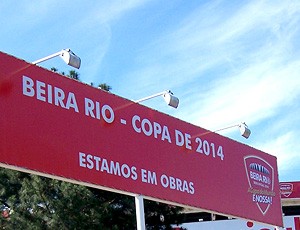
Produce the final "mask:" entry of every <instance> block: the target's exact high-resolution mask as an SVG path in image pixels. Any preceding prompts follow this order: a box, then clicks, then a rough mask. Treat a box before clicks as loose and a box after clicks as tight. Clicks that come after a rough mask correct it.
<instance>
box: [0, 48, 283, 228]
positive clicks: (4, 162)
mask: <svg viewBox="0 0 300 230" xmlns="http://www.w3.org/2000/svg"><path fill="white" fill-rule="evenodd" d="M0 112H1V116H0V163H1V166H2V167H15V168H17V169H19V170H23V171H28V172H36V173H38V174H43V175H47V176H50V177H55V178H60V179H64V180H68V181H73V182H75V183H82V184H85V185H89V186H96V187H100V188H104V189H108V190H113V191H116V192H121V193H125V194H132V195H133V194H142V195H144V196H145V197H146V198H149V199H155V200H160V201H163V202H167V203H173V204H179V205H182V206H187V207H194V208H199V209H203V210H206V211H211V212H215V213H219V214H223V215H229V216H232V217H240V218H244V219H248V220H253V221H257V222H262V223H266V224H270V225H276V226H282V212H281V204H280V192H279V182H278V172H277V163H276V158H275V157H274V156H271V155H269V154H266V153H264V152H262V151H260V150H257V149H254V148H252V147H249V146H247V145H244V144H241V143H238V142H236V141H233V140H231V139H228V138H226V137H223V136H221V135H218V134H216V133H212V132H211V133H209V132H208V131H207V130H205V129H203V128H200V127H197V126H195V125H192V124H189V123H187V122H184V121H181V120H179V119H176V118H174V117H171V116H168V115H166V114H163V113H160V112H158V111H155V110H152V109H149V108H147V107H145V106H143V105H140V104H137V103H134V102H133V101H130V100H127V99H124V98H121V97H119V96H116V95H114V94H111V93H108V92H105V91H102V90H99V89H96V88H93V87H91V86H89V85H86V84H83V83H80V82H78V81H76V80H72V79H69V78H67V77H64V76H62V75H59V74H57V73H54V72H51V71H48V70H46V69H43V68H41V67H38V66H35V65H32V64H30V63H27V62H25V61H23V60H19V59H17V58H15V57H12V56H9V55H7V54H4V53H0Z"/></svg>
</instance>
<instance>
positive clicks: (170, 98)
mask: <svg viewBox="0 0 300 230" xmlns="http://www.w3.org/2000/svg"><path fill="white" fill-rule="evenodd" d="M158 96H163V97H164V100H165V102H166V103H167V104H168V105H169V106H171V107H173V108H177V107H178V104H179V99H178V98H177V97H175V96H174V95H173V93H172V92H171V90H165V91H163V92H160V93H157V94H153V95H151V96H148V97H144V98H142V99H139V100H136V101H134V102H135V103H140V102H142V101H146V100H149V99H151V98H154V97H158Z"/></svg>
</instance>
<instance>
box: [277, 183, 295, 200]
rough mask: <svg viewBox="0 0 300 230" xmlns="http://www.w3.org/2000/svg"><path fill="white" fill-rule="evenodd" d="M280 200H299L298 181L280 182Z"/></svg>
mask: <svg viewBox="0 0 300 230" xmlns="http://www.w3.org/2000/svg"><path fill="white" fill-rule="evenodd" d="M280 193H281V198H283V199H285V198H287V199H292V198H296V199H297V198H298V199H300V181H293V182H280Z"/></svg>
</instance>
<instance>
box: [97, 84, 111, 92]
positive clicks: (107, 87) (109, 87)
mask: <svg viewBox="0 0 300 230" xmlns="http://www.w3.org/2000/svg"><path fill="white" fill-rule="evenodd" d="M98 88H99V89H103V90H105V91H110V90H111V89H112V88H111V86H109V85H107V84H106V83H102V84H99V86H98Z"/></svg>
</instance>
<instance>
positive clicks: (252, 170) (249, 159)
mask: <svg viewBox="0 0 300 230" xmlns="http://www.w3.org/2000/svg"><path fill="white" fill-rule="evenodd" d="M244 163H245V169H246V174H247V179H248V182H249V189H248V192H249V193H250V194H251V196H250V199H251V200H252V202H253V203H256V205H257V207H258V208H259V210H260V211H261V213H262V214H263V215H265V214H266V213H267V211H268V209H269V208H270V206H271V205H272V202H273V197H274V196H275V192H274V169H273V167H272V166H271V165H270V164H269V163H268V162H267V161H265V160H264V159H262V158H261V157H258V156H254V155H252V156H246V157H244Z"/></svg>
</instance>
